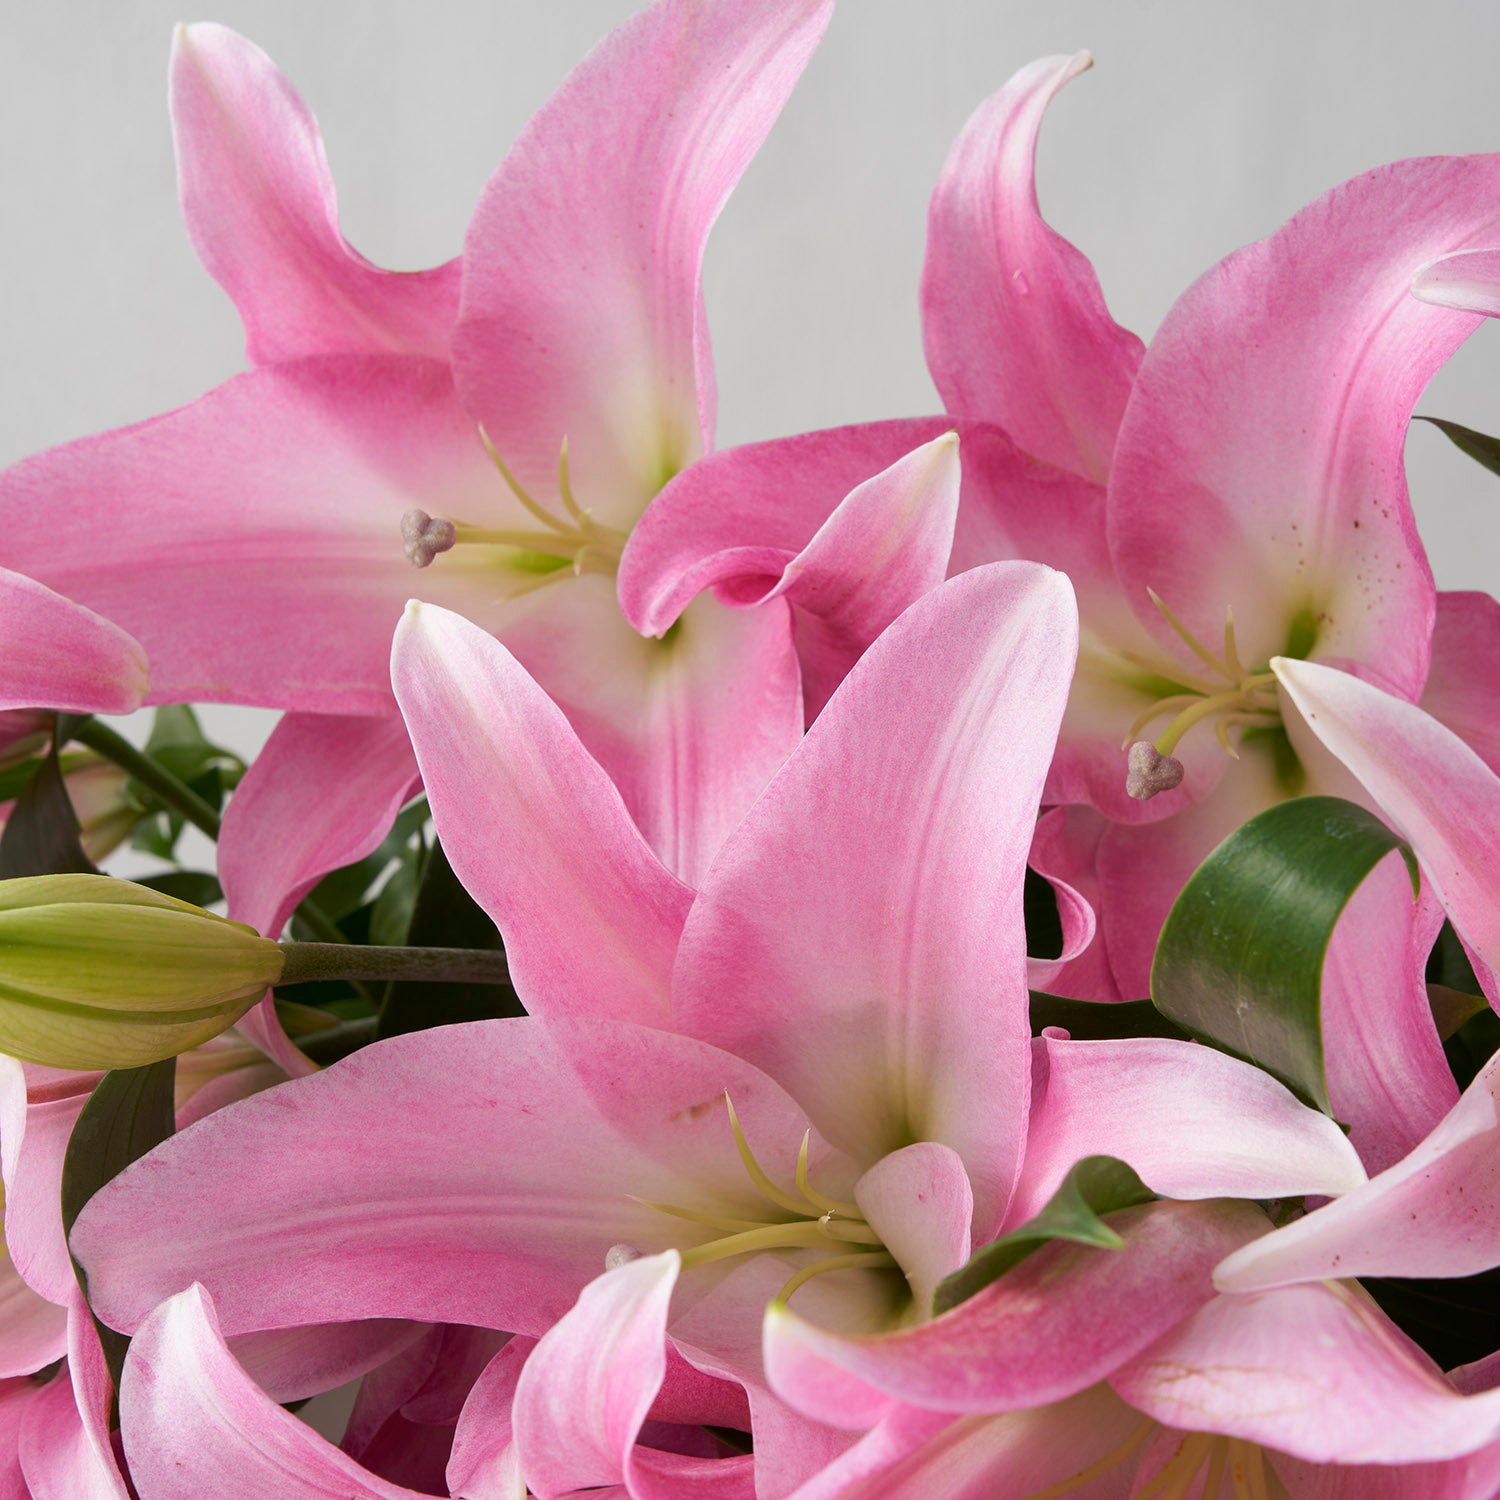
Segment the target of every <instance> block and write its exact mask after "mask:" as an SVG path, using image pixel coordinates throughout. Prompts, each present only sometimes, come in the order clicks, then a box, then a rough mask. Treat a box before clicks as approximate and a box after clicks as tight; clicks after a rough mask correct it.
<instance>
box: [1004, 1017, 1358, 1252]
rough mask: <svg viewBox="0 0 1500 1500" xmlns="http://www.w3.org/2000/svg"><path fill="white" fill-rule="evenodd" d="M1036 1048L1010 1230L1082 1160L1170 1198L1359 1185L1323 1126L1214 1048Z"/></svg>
mask: <svg viewBox="0 0 1500 1500" xmlns="http://www.w3.org/2000/svg"><path fill="white" fill-rule="evenodd" d="M1033 1045H1034V1047H1035V1049H1036V1054H1037V1065H1036V1071H1035V1075H1034V1078H1033V1082H1032V1094H1031V1124H1030V1127H1029V1129H1028V1131H1027V1136H1026V1160H1025V1163H1024V1165H1023V1166H1022V1169H1021V1180H1020V1182H1019V1183H1018V1184H1017V1186H1016V1195H1015V1197H1014V1199H1013V1200H1012V1201H1011V1206H1010V1211H1009V1213H1008V1214H1007V1215H1006V1222H1007V1223H1008V1224H1009V1225H1012V1226H1014V1225H1017V1224H1023V1223H1025V1222H1026V1220H1027V1219H1030V1218H1031V1217H1032V1216H1033V1215H1035V1214H1037V1213H1039V1212H1040V1211H1041V1209H1042V1208H1043V1207H1045V1205H1046V1203H1047V1200H1048V1199H1049V1198H1050V1197H1051V1196H1052V1195H1053V1193H1054V1192H1056V1191H1057V1189H1058V1187H1059V1186H1060V1185H1061V1183H1062V1181H1063V1179H1064V1178H1065V1177H1066V1176H1067V1174H1068V1172H1069V1171H1070V1170H1071V1169H1072V1168H1073V1166H1074V1164H1075V1163H1077V1162H1078V1161H1080V1160H1081V1159H1082V1158H1083V1157H1085V1156H1097V1155H1106V1156H1117V1157H1119V1158H1120V1159H1121V1160H1122V1161H1125V1162H1128V1163H1129V1164H1130V1165H1131V1166H1132V1167H1134V1168H1135V1170H1136V1171H1137V1172H1138V1173H1139V1174H1140V1176H1141V1178H1142V1179H1143V1180H1144V1181H1145V1183H1146V1185H1147V1186H1148V1187H1150V1188H1152V1189H1154V1190H1155V1191H1156V1192H1158V1193H1161V1194H1163V1195H1164V1196H1166V1197H1168V1198H1259V1199H1271V1198H1292V1197H1301V1196H1302V1195H1304V1194H1307V1193H1319V1194H1335V1193H1345V1192H1348V1191H1349V1190H1350V1189H1352V1188H1356V1187H1358V1186H1360V1185H1361V1184H1362V1183H1363V1182H1364V1181H1365V1180H1366V1179H1365V1173H1364V1169H1363V1167H1361V1166H1360V1162H1359V1156H1358V1155H1357V1153H1356V1152H1355V1150H1354V1148H1353V1146H1351V1145H1350V1144H1349V1142H1348V1140H1347V1139H1346V1137H1345V1136H1344V1133H1343V1131H1341V1130H1340V1129H1339V1127H1338V1126H1337V1125H1335V1124H1334V1122H1333V1121H1332V1120H1330V1119H1329V1118H1328V1117H1327V1116H1326V1115H1323V1114H1320V1113H1319V1112H1318V1111H1317V1110H1315V1109H1309V1108H1308V1107H1307V1106H1306V1105H1305V1104H1302V1103H1301V1102H1300V1101H1299V1100H1298V1099H1297V1098H1296V1097H1295V1096H1294V1095H1293V1094H1292V1092H1291V1091H1290V1090H1289V1089H1287V1088H1286V1087H1285V1086H1284V1085H1282V1084H1280V1083H1278V1082H1277V1081H1276V1079H1274V1078H1272V1077H1271V1075H1270V1074H1269V1073H1266V1072H1263V1071H1262V1070H1261V1069H1260V1068H1256V1067H1252V1066H1251V1065H1250V1064H1249V1063H1244V1062H1240V1061H1239V1060H1238V1059H1237V1058H1233V1057H1227V1056H1226V1055H1225V1054H1224V1053H1222V1052H1216V1051H1214V1050H1213V1049H1212V1048H1211V1047H1204V1046H1200V1045H1199V1044H1198V1043H1196V1042H1175V1041H1170V1040H1167V1039H1166V1038H1160V1037H1133V1038H1127V1039H1124V1040H1120V1041H1096V1042H1074V1041H1067V1040H1060V1039H1059V1038H1057V1037H1055V1036H1042V1037H1039V1038H1038V1039H1037V1040H1036V1042H1035V1043H1034V1044H1033Z"/></svg>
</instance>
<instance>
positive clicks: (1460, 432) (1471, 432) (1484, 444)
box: [1414, 417, 1500, 474]
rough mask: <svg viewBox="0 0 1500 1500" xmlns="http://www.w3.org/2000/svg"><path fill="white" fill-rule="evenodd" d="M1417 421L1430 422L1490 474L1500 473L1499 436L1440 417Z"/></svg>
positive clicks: (1418, 418) (1421, 418) (1417, 419)
mask: <svg viewBox="0 0 1500 1500" xmlns="http://www.w3.org/2000/svg"><path fill="white" fill-rule="evenodd" d="M1414 420H1416V421H1418V422H1430V423H1431V424H1432V425H1433V426H1434V427H1436V428H1437V430H1438V431H1439V432H1441V433H1442V434H1443V435H1444V436H1445V437H1446V438H1448V440H1449V441H1450V442H1451V443H1452V444H1453V446H1454V447H1455V448H1457V449H1459V451H1460V452H1463V453H1467V454H1468V455H1469V457H1470V458H1472V459H1473V460H1474V461H1475V463H1480V464H1483V465H1484V466H1485V468H1487V469H1488V470H1489V471H1490V473H1492V474H1500V438H1492V437H1490V435H1489V434H1488V433H1484V432H1476V431H1475V429H1474V428H1472V427H1465V426H1463V425H1462V424H1461V423H1459V422H1446V421H1444V420H1443V418H1442V417H1417V418H1415V419H1414Z"/></svg>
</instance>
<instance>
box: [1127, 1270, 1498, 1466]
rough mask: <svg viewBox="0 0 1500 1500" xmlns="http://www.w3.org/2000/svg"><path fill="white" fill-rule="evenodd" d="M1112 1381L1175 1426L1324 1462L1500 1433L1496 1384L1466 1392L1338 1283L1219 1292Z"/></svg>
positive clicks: (1448, 1450)
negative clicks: (1475, 1392)
mask: <svg viewBox="0 0 1500 1500" xmlns="http://www.w3.org/2000/svg"><path fill="white" fill-rule="evenodd" d="M1109 1383H1110V1384H1111V1385H1112V1386H1114V1388H1115V1390H1116V1391H1118V1392H1119V1393H1120V1395H1121V1396H1123V1397H1124V1398H1125V1399H1126V1400H1127V1401H1128V1402H1130V1404H1131V1405H1132V1406H1136V1407H1139V1408H1140V1409H1141V1410H1142V1411H1144V1412H1148V1413H1149V1414H1150V1415H1151V1416H1153V1417H1155V1418H1156V1419H1157V1420H1158V1421H1159V1422H1163V1423H1166V1424H1167V1425H1169V1426H1173V1427H1183V1428H1187V1429H1189V1430H1196V1431H1203V1430H1205V1429H1206V1430H1208V1431H1211V1432H1221V1433H1225V1434H1228V1435H1229V1436H1231V1437H1242V1438H1246V1439H1248V1440H1249V1441H1251V1442H1254V1443H1263V1444H1265V1445H1266V1446H1267V1447H1271V1448H1277V1449H1280V1450H1281V1451H1283V1452H1286V1453H1290V1454H1292V1455H1294V1456H1295V1457H1298V1458H1304V1459H1310V1460H1312V1461H1314V1462H1317V1463H1345V1464H1398V1463H1414V1462H1423V1461H1429V1460H1433V1459H1447V1458H1457V1457H1460V1456H1462V1455H1463V1454H1466V1453H1472V1452H1474V1451H1475V1450H1476V1449H1478V1448H1481V1447H1483V1446H1484V1445H1486V1444H1488V1443H1493V1442H1495V1441H1496V1440H1497V1438H1500V1391H1488V1392H1485V1393H1484V1394H1483V1395H1478V1396H1461V1395H1459V1394H1458V1392H1457V1391H1455V1390H1454V1389H1453V1387H1452V1386H1450V1385H1449V1384H1448V1383H1447V1382H1446V1381H1445V1380H1444V1379H1443V1378H1442V1375H1441V1374H1440V1373H1439V1372H1438V1371H1437V1369H1436V1368H1434V1367H1433V1366H1432V1364H1431V1362H1430V1361H1428V1360H1426V1358H1425V1356H1423V1355H1422V1354H1421V1353H1420V1352H1417V1351H1415V1346H1412V1345H1410V1344H1409V1343H1408V1342H1407V1341H1406V1339H1405V1338H1404V1337H1403V1336H1402V1335H1401V1334H1400V1333H1399V1332H1398V1331H1397V1330H1396V1328H1395V1327H1394V1325H1393V1324H1391V1323H1390V1322H1389V1321H1388V1320H1387V1319H1386V1317H1385V1315H1384V1314H1383V1313H1381V1312H1380V1311H1379V1310H1378V1309H1377V1308H1376V1307H1375V1306H1374V1305H1373V1304H1372V1303H1370V1302H1369V1301H1367V1300H1366V1299H1365V1297H1364V1296H1363V1294H1362V1293H1361V1292H1360V1291H1359V1290H1358V1289H1357V1288H1352V1287H1348V1286H1343V1285H1338V1284H1327V1285H1318V1286H1295V1287H1283V1288H1281V1289H1279V1290H1277V1291H1270V1292H1259V1293H1255V1294H1253V1295H1249V1296H1223V1297H1216V1298H1214V1300H1213V1301H1212V1302H1210V1303H1208V1304H1206V1305H1205V1306H1204V1307H1202V1308H1200V1309H1199V1310H1198V1311H1197V1312H1195V1313H1194V1314H1193V1315H1192V1316H1191V1317H1189V1318H1187V1319H1185V1320H1184V1321H1183V1322H1182V1324H1181V1325H1180V1326H1178V1327H1176V1328H1174V1329H1172V1331H1171V1332H1170V1333H1168V1334H1167V1335H1166V1336H1165V1337H1164V1338H1162V1339H1160V1340H1159V1341H1158V1342H1157V1343H1156V1344H1155V1345H1154V1346H1153V1347H1152V1348H1150V1349H1148V1350H1146V1351H1145V1352H1144V1353H1143V1354H1142V1355H1141V1356H1140V1357H1139V1358H1137V1359H1135V1360H1133V1361H1132V1362H1131V1363H1130V1364H1128V1365H1125V1366H1124V1367H1122V1368H1121V1369H1119V1370H1117V1371H1116V1372H1115V1373H1114V1374H1113V1375H1111V1376H1110V1380H1109Z"/></svg>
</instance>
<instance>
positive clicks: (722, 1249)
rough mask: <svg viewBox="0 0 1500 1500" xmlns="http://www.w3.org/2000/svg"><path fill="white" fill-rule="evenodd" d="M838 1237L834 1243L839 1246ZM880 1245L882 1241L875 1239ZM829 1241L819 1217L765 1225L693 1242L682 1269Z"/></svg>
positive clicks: (826, 1246)
mask: <svg viewBox="0 0 1500 1500" xmlns="http://www.w3.org/2000/svg"><path fill="white" fill-rule="evenodd" d="M838 1243H839V1242H838V1241H837V1240H834V1241H832V1244H834V1245H837V1244H838ZM871 1243H872V1244H877V1245H878V1244H879V1243H880V1241H879V1240H872V1241H871ZM829 1248H830V1240H829V1237H828V1236H827V1235H825V1234H824V1233H823V1227H822V1225H821V1224H819V1222H818V1221H817V1220H816V1219H803V1220H802V1221H801V1222H800V1223H797V1224H762V1225H761V1226H760V1228H759V1229H747V1230H745V1231H744V1233H743V1234H730V1235H726V1236H725V1237H724V1238H723V1239H721V1240H710V1241H709V1242H708V1243H707V1244H706V1245H694V1246H693V1247H692V1248H691V1249H690V1250H684V1251H683V1252H682V1269H683V1270H684V1271H688V1270H691V1269H692V1268H693V1267H694V1266H706V1265H708V1264H710V1263H711V1262H712V1261H716V1260H728V1259H729V1257H730V1256H732V1255H748V1254H750V1253H751V1252H753V1251H756V1250H827V1249H829Z"/></svg>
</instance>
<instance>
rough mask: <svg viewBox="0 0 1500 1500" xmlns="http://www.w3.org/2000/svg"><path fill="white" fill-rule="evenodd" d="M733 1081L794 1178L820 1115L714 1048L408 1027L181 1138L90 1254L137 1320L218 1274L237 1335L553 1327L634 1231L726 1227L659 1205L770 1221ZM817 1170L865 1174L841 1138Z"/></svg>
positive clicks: (87, 1249)
mask: <svg viewBox="0 0 1500 1500" xmlns="http://www.w3.org/2000/svg"><path fill="white" fill-rule="evenodd" d="M726 1091H727V1092H729V1093H730V1094H732V1096H733V1098H734V1102H735V1108H736V1110H737V1111H738V1112H739V1117H740V1121H741V1124H742V1125H743V1127H744V1129H745V1131H746V1133H747V1135H748V1136H749V1137H750V1139H751V1140H752V1141H753V1142H754V1143H755V1147H756V1151H757V1153H758V1154H759V1156H760V1159H761V1161H762V1163H763V1164H764V1165H765V1167H766V1170H767V1171H768V1172H771V1173H772V1174H773V1175H774V1176H775V1177H776V1178H777V1179H778V1180H781V1181H783V1182H788V1183H789V1182H791V1181H792V1178H793V1173H794V1169H795V1163H796V1152H797V1146H798V1143H799V1142H800V1140H801V1138H802V1135H803V1132H804V1131H805V1129H806V1127H807V1120H806V1117H805V1116H804V1115H803V1113H802V1112H801V1110H799V1109H798V1108H797V1107H796V1106H795V1105H794V1104H793V1103H792V1101H791V1100H789V1099H788V1098H787V1097H786V1095H785V1094H783V1093H782V1092H781V1090H780V1089H779V1088H778V1087H777V1086H776V1085H775V1084H774V1083H773V1082H772V1081H771V1080H770V1079H768V1078H766V1077H765V1076H764V1075H763V1074H761V1073H759V1072H758V1071H757V1070H756V1069H755V1068H754V1067H753V1066H752V1065H751V1064H748V1063H745V1062H743V1061H741V1060H739V1059H738V1058H735V1057H731V1056H729V1055H727V1054H725V1053H722V1052H719V1051H717V1050H716V1049H714V1048H712V1047H708V1046H705V1045H704V1044H703V1043H701V1042H695V1041H691V1040H688V1039H686V1038H682V1037H678V1036H674V1035H672V1034H670V1033H667V1032H663V1031H656V1030H651V1029H648V1028H645V1027H634V1026H623V1025H619V1024H617V1023H612V1022H605V1021H596V1020H590V1021H574V1020H558V1021H552V1022H549V1023H548V1024H547V1025H545V1026H544V1025H543V1024H542V1023H540V1022H538V1021H535V1020H531V1019H520V1020H515V1021H484V1022H474V1023H471V1024H468V1025H458V1026H444V1027H438V1028H434V1029H433V1030H429V1031H423V1032H417V1033H413V1034H411V1035H408V1036H400V1037H393V1038H391V1039H389V1040H387V1041H384V1042H380V1043H378V1044H376V1045H375V1046H373V1047H366V1048H363V1049H362V1050H361V1051H359V1052H357V1053H355V1054H354V1055H353V1056H351V1057H348V1058H345V1059H344V1060H343V1061H342V1062H339V1063H337V1064H335V1065H334V1066H332V1067H330V1068H328V1069H326V1070H324V1071H323V1072H321V1073H316V1074H313V1075H312V1076H310V1077H307V1078H298V1079H293V1080H292V1081H291V1082H289V1083H287V1084H284V1085H282V1086H281V1087H280V1088H277V1089H273V1090H271V1091H269V1092H268V1093H264V1094H257V1095H256V1096H255V1097H254V1098H252V1099H247V1100H245V1101H244V1102H243V1103H240V1104H236V1105H233V1106H232V1107H230V1108H229V1109H225V1110H221V1111H220V1112H219V1113H218V1114H215V1115H210V1116H209V1117H208V1118H207V1119H206V1120H201V1121H199V1122H198V1123H197V1124H196V1125H193V1126H191V1127H190V1128H189V1129H187V1130H185V1131H182V1132H180V1133H179V1134H178V1135H176V1136H174V1137H173V1138H172V1139H171V1140H170V1141H167V1142H164V1143H163V1145H162V1146H160V1147H158V1148H157V1150H156V1151H154V1152H152V1153H150V1154H149V1155H148V1156H146V1157H144V1158H142V1159H141V1161H139V1162H137V1163H135V1164H134V1165H133V1166H132V1167H130V1168H129V1169H127V1170H126V1171H125V1172H124V1173H122V1174H121V1175H120V1176H119V1177H117V1178H115V1179H114V1180H113V1181H112V1182H110V1183H109V1184H108V1185H107V1186H106V1187H105V1188H104V1189H103V1190H102V1191H101V1192H100V1193H99V1194H97V1195H96V1196H95V1197H94V1198H93V1199H92V1200H91V1201H90V1203H89V1204H88V1206H87V1207H86V1208H85V1209H84V1211H83V1213H82V1214H81V1215H80V1217H79V1220H78V1223H77V1224H76V1225H75V1227H74V1230H73V1237H72V1244H73V1252H74V1254H75V1255H76V1256H77V1258H78V1260H79V1263H80V1264H81V1265H83V1266H84V1267H85V1269H86V1271H87V1273H88V1276H89V1289H90V1296H91V1298H92V1299H93V1304H94V1307H95V1310H96V1311H97V1312H98V1313H99V1315H100V1317H102V1318H105V1319H106V1320H108V1321H109V1322H110V1323H111V1324H113V1325H115V1326H118V1327H122V1328H125V1329H127V1330H128V1329H132V1328H134V1327H136V1326H137V1325H138V1324H139V1323H140V1322H141V1320H142V1319H143V1318H144V1317H145V1316H146V1315H147V1313H149V1311H150V1310H151V1308H152V1307H153V1306H155V1304H156V1303H157V1302H158V1301H160V1300H161V1299H162V1298H164V1297H167V1296H170V1295H172V1293H173V1292H174V1290H177V1289H180V1288H181V1287H183V1286H184V1285H186V1284H188V1283H189V1282H191V1281H192V1280H194V1279H198V1280H201V1281H203V1282H204V1284H205V1286H207V1287H208V1288H209V1290H210V1292H211V1294H212V1295H213V1296H214V1298H215V1300H216V1302H217V1304H218V1309H219V1316H220V1319H221V1322H222V1324H223V1326H224V1329H225V1331H226V1332H227V1333H230V1334H235V1333H243V1332H248V1331H250V1330H253V1329H261V1328H278V1327H286V1326H291V1325H297V1324H303V1323H318V1322H345V1321H349V1320H351V1319H356V1318H385V1317H397V1318H413V1319H417V1320H419V1321H423V1322H448V1323H467V1324H472V1325H474V1326H476V1327H481V1328H498V1329H503V1330H511V1331H516V1332H520V1333H527V1334H539V1333H540V1332H542V1331H543V1330H544V1329H546V1328H547V1327H548V1326H550V1324H551V1323H552V1322H554V1321H555V1320H556V1319H557V1318H558V1317H560V1316H561V1315H562V1314H563V1313H564V1312H565V1311H566V1310H567V1309H568V1307H569V1306H571V1305H572V1303H573V1301H574V1299H575V1298H576V1297H577V1295H578V1292H579V1290H580V1288H581V1287H583V1286H584V1285H585V1284H586V1283H587V1282H589V1281H591V1280H592V1279H593V1278H594V1277H595V1276H596V1275H598V1274H599V1272H600V1271H601V1270H602V1269H603V1267H604V1257H605V1254H606V1252H607V1251H608V1250H609V1248H610V1247H611V1246H613V1245H616V1244H629V1245H633V1246H635V1247H636V1248H638V1249H640V1250H641V1251H643V1252H646V1253H652V1252H655V1251H658V1250H664V1249H667V1248H669V1247H672V1246H680V1245H684V1244H696V1243H698V1242H700V1241H701V1240H703V1239H707V1238H711V1237H712V1231H710V1230H708V1229H706V1228H700V1227H699V1226H695V1225H691V1224H688V1223H687V1222H686V1221H684V1220H682V1219H680V1218H677V1217H674V1216H669V1215H668V1214H665V1213H663V1212H661V1211H660V1210H657V1209H654V1208H651V1207H649V1206H648V1205H649V1204H650V1203H668V1204H674V1205H679V1206H696V1207H699V1208H701V1209H703V1211H705V1212H709V1213H711V1214H715V1215H720V1216H723V1215H727V1216H729V1217H735V1218H745V1217H747V1216H750V1215H751V1214H753V1213H754V1211H755V1209H756V1206H757V1205H758V1204H759V1203H760V1202H762V1201H763V1200H761V1199H760V1198H759V1195H758V1193H757V1191H756V1190H755V1189H754V1187H753V1186H752V1184H751V1182H750V1180H749V1178H748V1177H747V1176H746V1175H745V1172H744V1169H743V1167H742V1166H741V1165H740V1163H739V1159H738V1156H737V1155H736V1152H735V1147H734V1142H733V1135H732V1132H731V1129H730V1126H729V1122H728V1118H727V1114H726V1112H725V1107H724V1095H725V1093H726ZM292 1140H295V1141H296V1142H297V1149H296V1151H295V1152H292V1151H289V1150H288V1147H287V1143H288V1141H292ZM455 1141H462V1142H464V1149H463V1150H462V1151H456V1150H455V1149H454V1145H453V1143H454V1142H455ZM266 1161H276V1162H277V1163H278V1168H277V1171H276V1172H275V1173H268V1172H259V1171H251V1170H250V1169H249V1168H248V1167H246V1168H244V1170H237V1169H236V1168H235V1166H234V1164H235V1163H242V1164H243V1163H248V1162H266ZM814 1170H815V1172H816V1173H817V1174H818V1180H819V1181H823V1180H825V1179H826V1180H828V1182H829V1191H830V1192H834V1193H839V1194H843V1193H844V1192H846V1191H847V1188H848V1185H849V1183H850V1182H851V1181H852V1171H851V1169H850V1166H849V1164H848V1163H847V1162H841V1161H839V1160H837V1159H834V1158H830V1157H829V1155H828V1153H827V1150H826V1148H824V1147H821V1146H819V1147H818V1150H817V1157H816V1165H815V1168H814ZM643 1200H644V1201H643ZM273 1247H274V1254H273V1253H271V1251H272V1249H273Z"/></svg>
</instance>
